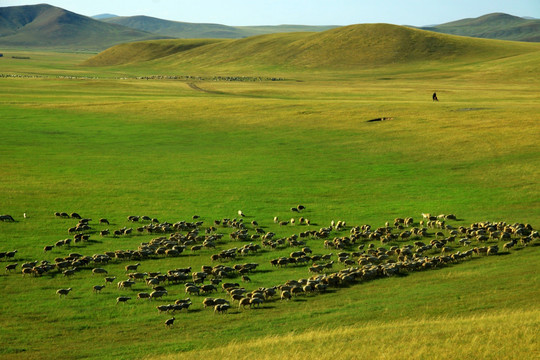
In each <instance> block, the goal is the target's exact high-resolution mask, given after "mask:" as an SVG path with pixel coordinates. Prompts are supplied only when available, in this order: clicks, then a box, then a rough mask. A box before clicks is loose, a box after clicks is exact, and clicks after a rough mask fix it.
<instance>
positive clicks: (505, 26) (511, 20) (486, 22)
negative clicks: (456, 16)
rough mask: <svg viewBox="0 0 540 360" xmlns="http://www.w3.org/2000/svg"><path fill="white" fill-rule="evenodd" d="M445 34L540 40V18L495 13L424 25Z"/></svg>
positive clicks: (425, 28)
mask: <svg viewBox="0 0 540 360" xmlns="http://www.w3.org/2000/svg"><path fill="white" fill-rule="evenodd" d="M421 29H424V30H430V31H436V32H440V33H445V34H452V35H462V36H470V37H478V38H486V39H499V40H515V41H530V42H540V20H539V19H533V18H521V17H517V16H512V15H508V14H503V13H493V14H487V15H484V16H480V17H477V18H472V19H462V20H457V21H452V22H449V23H445V24H441V25H435V26H429V27H422V28H421Z"/></svg>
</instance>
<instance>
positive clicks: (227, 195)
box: [0, 45, 540, 359]
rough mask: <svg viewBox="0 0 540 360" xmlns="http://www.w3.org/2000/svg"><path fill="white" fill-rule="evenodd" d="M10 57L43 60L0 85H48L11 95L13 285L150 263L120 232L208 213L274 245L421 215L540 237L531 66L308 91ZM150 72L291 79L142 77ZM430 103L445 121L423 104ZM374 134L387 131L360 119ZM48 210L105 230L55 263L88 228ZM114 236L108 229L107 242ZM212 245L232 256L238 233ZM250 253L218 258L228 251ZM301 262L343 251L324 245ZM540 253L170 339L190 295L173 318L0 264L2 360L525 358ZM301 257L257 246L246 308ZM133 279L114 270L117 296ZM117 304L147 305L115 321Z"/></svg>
mask: <svg viewBox="0 0 540 360" xmlns="http://www.w3.org/2000/svg"><path fill="white" fill-rule="evenodd" d="M500 46H502V45H500ZM527 46H533V45H527ZM5 53H6V54H10V52H8V51H6V52H5ZM13 54H20V55H28V54H29V56H30V59H28V60H18V59H11V58H7V57H6V58H4V59H0V60H1V61H2V62H0V66H2V67H0V73H3V74H11V75H24V76H28V75H39V76H44V77H36V78H32V77H4V78H0V84H1V86H0V94H1V97H0V104H1V105H0V116H1V119H2V120H1V121H2V130H1V131H0V169H1V172H0V185H1V186H0V213H1V214H11V215H13V217H14V218H15V219H16V220H17V221H16V222H14V223H10V222H0V251H9V250H14V249H17V250H18V252H17V254H16V256H15V258H14V259H13V262H18V263H19V266H20V264H21V263H22V262H26V261H32V260H48V261H53V259H54V258H55V257H59V256H66V255H67V254H68V253H70V252H79V253H83V254H85V255H90V256H91V255H92V254H96V253H102V252H105V251H114V250H117V249H136V248H137V246H138V245H139V244H140V243H141V242H147V241H150V240H151V239H152V238H153V237H155V235H147V234H144V235H138V234H135V235H133V236H130V237H118V238H114V237H103V238H101V237H99V235H98V234H97V231H98V230H100V229H103V228H105V227H109V228H110V229H111V230H112V229H117V228H121V227H123V226H128V227H129V226H133V225H132V224H131V223H129V222H128V221H127V220H126V217H127V216H128V215H143V214H148V215H150V216H152V217H157V218H158V219H159V220H161V221H170V222H175V221H179V220H189V221H191V218H192V216H193V215H195V214H197V215H199V216H200V219H201V221H203V222H204V225H205V226H209V225H211V223H212V220H214V219H220V218H224V217H227V218H234V217H237V216H238V215H237V211H238V210H239V209H241V210H242V211H243V212H244V213H245V214H246V218H245V221H246V222H249V221H251V220H257V221H258V222H259V223H260V224H261V227H263V228H264V229H265V230H266V231H274V232H276V234H277V235H276V236H277V237H287V236H290V235H291V234H294V233H296V234H297V233H299V232H300V231H304V230H306V229H307V226H300V225H295V226H292V225H287V226H278V225H276V224H274V223H273V221H272V219H273V217H274V216H278V217H279V218H280V219H283V220H288V219H290V218H291V217H298V216H300V215H302V216H305V217H307V218H309V219H310V220H311V222H312V224H313V225H311V226H310V228H312V229H319V228H320V227H324V226H328V225H329V224H330V221H331V220H336V221H337V220H345V221H346V222H347V225H348V226H354V225H362V224H371V225H372V226H373V227H378V226H383V225H384V222H385V221H391V222H392V221H393V219H394V218H395V217H405V216H412V217H414V219H415V223H416V224H418V221H419V220H420V219H421V216H420V214H421V213H422V212H431V213H433V214H439V213H455V214H456V215H457V216H458V219H459V220H458V221H457V222H451V223H452V224H453V225H454V226H456V227H457V226H459V225H466V226H468V225H469V224H470V223H472V222H477V221H506V222H508V223H514V222H522V223H530V224H531V225H532V226H533V227H534V228H535V229H537V228H538V227H539V226H540V222H539V219H540V207H539V205H540V203H539V201H538V199H540V191H539V189H540V187H539V186H538V185H539V179H540V160H539V159H540V149H539V143H538V138H539V135H540V131H539V129H540V128H539V125H538V124H539V123H538V120H539V118H538V114H540V105H539V104H540V101H539V100H540V95H539V92H538V89H539V88H540V86H539V85H540V80H538V78H537V76H536V70H535V69H536V68H537V64H538V63H539V62H540V52H538V51H529V50H527V51H526V52H524V53H522V54H518V55H514V56H508V57H497V58H493V59H489V60H485V59H483V60H482V61H474V60H473V59H465V60H464V59H462V60H460V61H459V62H445V61H444V60H442V61H434V62H423V63H415V64H408V63H402V64H394V65H392V64H390V65H385V66H370V67H362V68H358V69H351V68H349V69H345V70H343V69H339V70H327V71H323V70H318V71H311V72H307V71H305V70H298V71H293V70H291V69H286V68H280V67H277V66H274V67H270V68H266V69H257V68H254V67H247V68H246V70H245V72H240V71H241V70H239V69H240V67H238V65H234V66H232V65H231V66H229V65H223V67H222V68H219V67H216V68H211V67H209V68H201V69H197V67H196V66H194V65H189V66H188V65H186V67H176V68H175V67H170V64H172V62H170V59H169V60H167V61H168V62H167V63H166V64H167V65H166V66H163V67H148V65H144V64H143V63H136V64H129V65H126V66H119V65H114V66H111V67H107V68H96V67H85V66H81V65H79V64H81V63H82V62H83V61H84V60H85V59H87V58H88V57H89V55H85V54H66V55H64V54H59V53H31V52H21V51H13ZM10 56H11V55H10ZM156 64H157V63H156ZM156 66H157V65H156ZM228 66H229V67H228ZM65 75H69V76H76V77H73V78H65V77H60V76H65ZM146 75H191V76H201V77H208V76H211V75H235V76H249V77H254V76H261V77H265V78H266V77H272V76H276V77H280V78H283V79H284V80H282V81H262V82H260V81H258V82H252V81H248V82H238V81H232V82H231V81H228V82H227V81H209V80H196V79H193V80H182V81H178V80H139V79H136V77H137V76H146ZM83 77H84V78H83ZM120 77H123V78H122V79H120ZM193 84H194V85H196V86H195V87H194V86H190V85H193ZM434 91H436V92H437V94H438V97H439V99H440V101H439V102H432V101H431V94H432V93H433V92H434ZM381 117H385V118H390V119H389V120H386V121H380V122H368V120H371V119H375V118H381ZM298 204H303V205H305V206H306V210H305V211H304V212H303V213H302V214H300V215H299V214H296V213H292V212H291V211H290V208H291V207H292V206H296V205H298ZM55 211H66V212H72V211H75V212H78V213H80V214H81V215H82V216H83V217H89V218H92V219H93V221H92V222H91V226H92V232H91V238H92V241H89V242H85V243H81V244H73V245H72V246H71V248H66V247H62V248H55V249H54V250H53V251H51V252H47V253H44V252H43V246H45V245H48V244H51V243H54V242H55V241H57V240H60V239H63V238H66V237H69V236H70V235H68V233H67V228H68V227H70V226H73V225H74V224H75V223H76V221H75V220H73V219H58V218H56V217H55V216H54V212H55ZM23 213H27V216H28V217H27V218H26V219H24V218H23V217H22V214H23ZM100 217H106V218H108V219H109V220H110V222H111V225H110V226H104V225H99V224H97V219H99V218H100ZM219 231H222V232H223V233H225V235H226V236H225V238H227V235H228V233H229V232H230V231H231V230H230V229H225V228H223V229H219ZM434 232H435V230H430V233H431V235H430V239H431V238H433V237H434ZM346 234H348V228H346V229H345V230H344V231H342V232H335V233H333V236H334V235H335V236H344V235H346ZM242 245H244V243H241V242H234V241H229V240H226V241H223V242H221V243H219V244H218V250H220V249H225V248H228V247H233V246H242ZM307 245H308V246H310V247H311V248H312V249H313V251H314V253H319V254H322V253H327V252H330V251H332V250H328V249H325V248H324V247H323V244H322V242H321V241H320V240H314V239H311V240H308V241H307ZM379 245H380V243H376V246H379ZM390 245H402V243H399V244H390ZM534 245H535V244H533V246H529V247H523V248H522V247H520V246H518V247H516V249H512V250H511V251H510V253H509V255H499V256H490V257H485V256H483V257H478V256H476V257H473V259H471V260H467V261H464V262H463V263H457V264H454V265H451V266H447V267H444V268H441V269H437V270H433V271H425V272H413V273H409V274H407V275H406V276H398V277H391V278H387V279H380V280H374V281H370V282H366V283H363V284H359V285H354V286H350V287H344V288H339V289H336V290H334V291H330V292H328V293H327V294H324V295H317V296H316V295H308V296H304V297H298V298H297V299H295V300H292V301H289V302H281V301H278V300H276V301H271V302H268V303H265V304H264V305H263V306H262V308H261V309H251V310H249V309H246V310H238V309H237V308H236V307H237V306H236V307H233V309H231V310H230V312H229V313H228V314H223V315H214V313H213V311H212V310H210V309H203V307H202V305H201V301H202V299H203V298H204V297H203V296H201V297H197V296H195V297H192V300H193V306H192V308H191V311H190V312H189V313H178V314H176V315H175V317H176V319H177V320H176V322H175V326H174V327H173V328H171V329H167V328H166V327H165V326H164V324H163V322H164V321H165V320H166V319H167V318H168V317H170V315H165V314H158V313H157V311H156V309H155V306H156V305H157V304H166V303H169V302H172V301H174V299H177V298H183V297H185V293H184V292H183V286H181V285H180V286H179V285H175V286H171V287H170V289H169V295H168V296H167V297H165V298H164V299H163V300H157V301H152V302H147V301H143V300H138V301H137V300H135V296H136V293H137V292H138V291H146V290H147V289H148V288H147V287H146V286H145V285H144V284H143V283H137V284H136V285H135V286H134V290H132V291H129V290H127V291H120V290H117V289H116V288H115V286H112V287H108V288H106V289H104V290H103V292H102V293H101V294H93V293H92V286H93V285H96V284H101V283H103V279H102V278H101V277H97V276H92V275H91V273H90V271H89V269H83V270H82V271H80V272H77V273H76V274H75V275H74V276H73V277H72V278H66V277H64V276H62V274H57V272H56V271H53V272H51V274H49V275H46V276H43V277H36V278H34V277H30V276H26V277H22V275H21V273H20V270H18V271H17V272H13V273H10V272H4V270H3V267H4V266H5V265H7V264H8V263H11V261H7V260H5V259H2V260H0V261H1V265H2V269H0V284H1V286H2V289H3V292H4V296H3V299H4V300H3V301H2V306H1V307H0V326H1V328H2V332H1V333H0V341H1V343H2V344H3V346H2V347H1V349H0V357H1V358H5V359H15V358H21V357H23V358H33V359H44V358H59V357H63V358H125V359H131V358H155V357H158V358H160V359H170V358H190V359H191V358H192V359H199V358H207V359H212V358H233V357H234V358H236V359H244V358H245V359H247V358H254V357H255V358H261V359H265V358H266V359H270V358H283V357H285V356H289V357H291V358H307V357H314V356H319V357H322V358H330V357H332V358H343V359H345V358H348V359H350V358H354V357H358V358H364V357H370V358H380V359H385V358H411V357H412V358H421V359H432V358H439V359H448V358H462V359H476V358H488V359H489V358H491V359H501V358H505V359H524V358H529V355H530V354H537V353H538V348H539V347H538V340H537V339H538V330H537V329H538V325H539V322H540V321H539V320H540V317H539V313H538V308H539V301H538V299H539V298H540V296H539V295H540V294H539V292H540V291H539V289H540V287H539V279H538V270H537V269H538V267H539V261H538V259H539V258H538V247H537V246H534ZM459 249H461V250H463V249H462V248H460V247H458V246H457V245H455V246H454V250H459ZM294 250H297V249H296V248H291V247H285V248H282V249H278V250H276V251H274V250H269V249H263V250H262V251H261V252H259V253H257V254H253V255H252V256H249V257H246V258H245V259H244V258H239V259H238V260H237V261H233V262H230V263H228V264H229V265H231V264H234V263H243V262H257V263H259V264H260V267H259V271H257V272H255V273H253V274H251V275H250V277H251V278H252V282H251V283H249V284H244V285H245V286H246V287H247V288H248V289H250V290H253V289H256V288H257V287H259V286H272V285H277V284H279V283H281V282H284V281H286V280H288V279H299V278H307V277H309V276H310V274H309V273H308V271H307V267H301V266H296V267H289V268H287V269H275V268H272V267H271V266H270V264H269V260H270V259H272V258H275V257H277V256H283V255H287V254H289V253H290V252H291V251H294ZM349 251H350V250H349ZM215 252H216V250H202V251H201V252H198V253H192V252H189V251H186V252H185V253H184V254H183V255H182V256H180V257H178V258H165V259H160V260H156V259H152V260H146V261H143V262H142V265H141V271H161V272H165V271H166V270H167V269H171V268H176V267H184V266H192V267H193V269H194V271H199V269H200V267H201V265H205V264H210V263H211V262H210V255H211V254H213V253H215ZM333 252H334V254H335V253H336V251H335V250H334V251H333ZM128 263H129V262H122V261H113V262H111V263H110V264H109V265H107V266H106V268H107V270H108V271H109V273H110V274H113V275H116V276H117V277H118V279H120V278H123V276H124V274H125V271H124V266H125V265H126V264H128ZM335 267H336V270H338V269H342V268H343V265H341V264H336V265H335ZM232 280H233V281H235V282H236V281H239V279H238V278H237V279H232ZM67 287H73V291H72V293H71V294H70V295H69V296H68V297H66V298H65V299H59V298H58V296H57V295H56V294H55V291H56V289H59V288H67ZM120 294H121V295H125V294H127V295H128V296H131V297H132V298H133V299H132V300H131V301H130V302H128V303H127V304H118V305H116V304H115V299H116V297H117V296H119V295H120ZM214 296H218V295H214ZM219 296H221V294H220V295H219ZM338 352H339V355H336V353H338Z"/></svg>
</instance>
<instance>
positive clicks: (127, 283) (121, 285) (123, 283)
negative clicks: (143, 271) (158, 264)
mask: <svg viewBox="0 0 540 360" xmlns="http://www.w3.org/2000/svg"><path fill="white" fill-rule="evenodd" d="M134 284H135V281H131V280H123V281H119V282H118V284H117V285H118V289H126V288H131V285H134Z"/></svg>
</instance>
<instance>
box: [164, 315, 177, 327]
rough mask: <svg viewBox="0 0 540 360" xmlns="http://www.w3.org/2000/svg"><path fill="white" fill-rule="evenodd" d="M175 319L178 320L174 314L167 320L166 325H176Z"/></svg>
mask: <svg viewBox="0 0 540 360" xmlns="http://www.w3.org/2000/svg"><path fill="white" fill-rule="evenodd" d="M174 320H176V319H175V318H174V316H173V317H172V318H170V319H167V320H165V326H167V327H168V328H170V327H172V326H173V325H174Z"/></svg>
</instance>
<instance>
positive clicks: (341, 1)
mask: <svg viewBox="0 0 540 360" xmlns="http://www.w3.org/2000/svg"><path fill="white" fill-rule="evenodd" d="M38 3H47V4H50V5H53V6H57V7H61V8H63V9H66V10H69V11H72V12H75V13H78V14H81V15H86V16H93V15H98V14H103V13H109V14H114V15H119V16H134V15H147V16H152V17H157V18H160V19H165V20H174V21H183V22H193V23H217V24H224V25H236V26H242V25H281V24H298V25H351V24H362V23H390V24H395V25H413V26H425V25H435V24H442V23H445V22H450V21H454V20H460V19H464V18H474V17H478V16H482V15H485V14H489V13H494V12H502V13H507V14H510V15H515V16H531V17H535V18H540V0H90V1H88V0H48V1H47V0H43V1H25V0H0V7H4V6H19V5H34V4H38Z"/></svg>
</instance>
